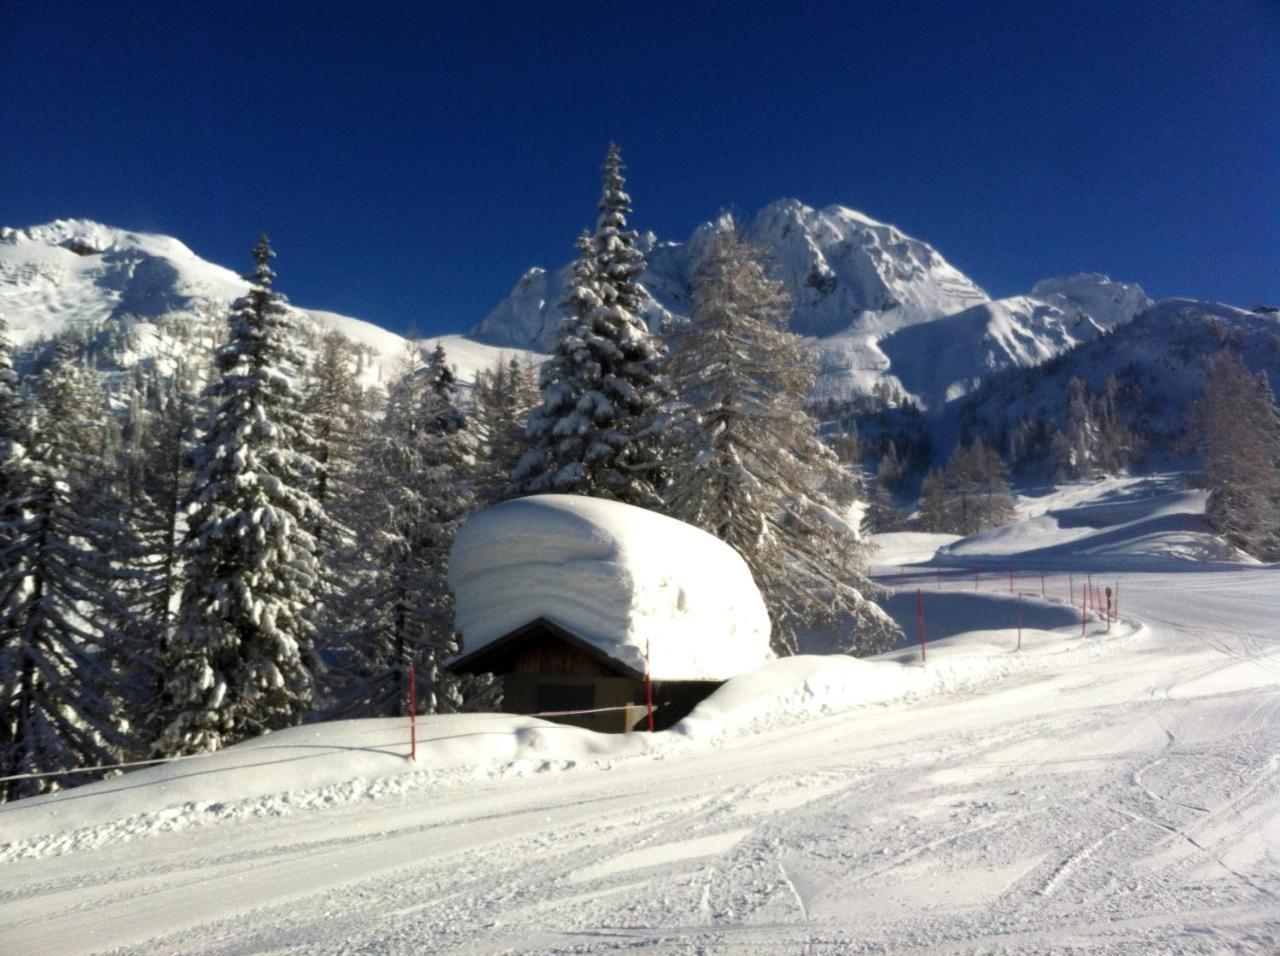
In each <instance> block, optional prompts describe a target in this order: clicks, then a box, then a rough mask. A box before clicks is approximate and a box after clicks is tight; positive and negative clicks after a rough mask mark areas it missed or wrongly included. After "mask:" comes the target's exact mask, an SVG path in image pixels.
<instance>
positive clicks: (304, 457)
mask: <svg viewBox="0 0 1280 956" xmlns="http://www.w3.org/2000/svg"><path fill="white" fill-rule="evenodd" d="M274 257H275V253H273V252H272V251H271V247H270V245H269V243H268V241H267V237H266V236H265V235H264V236H263V237H262V238H261V239H259V241H258V243H257V245H255V246H254V248H253V259H254V268H253V271H252V272H251V273H250V274H249V275H247V276H246V277H245V278H246V279H247V280H248V281H249V282H250V283H251V288H250V290H249V292H248V293H247V294H246V295H245V296H244V297H242V298H240V299H238V300H236V302H235V303H234V304H233V305H232V308H231V313H230V316H229V329H228V332H229V337H228V340H227V342H226V344H225V345H223V346H222V347H221V348H220V349H219V350H218V353H217V359H216V367H217V374H216V375H215V377H214V378H213V380H212V381H211V382H210V384H209V386H208V387H207V388H206V390H205V394H206V398H207V399H208V400H209V402H210V403H211V404H212V406H213V409H212V411H211V413H210V417H209V420H208V422H207V424H206V425H205V427H204V429H203V431H202V433H201V435H200V437H199V441H198V442H197V444H196V447H195V449H194V451H193V452H192V455H191V464H192V467H193V469H194V475H195V476H194V479H193V481H192V485H191V489H190V492H189V494H188V496H187V502H188V503H187V511H188V515H189V519H188V531H187V536H186V540H185V544H184V549H183V550H184V556H185V559H186V588H185V591H184V594H183V600H182V605H183V607H182V616H181V620H180V622H179V627H178V629H177V632H176V633H175V635H174V640H173V642H172V644H171V646H170V647H169V648H168V657H167V660H166V662H165V663H166V665H167V670H168V673H169V680H168V684H167V686H166V695H167V704H168V709H169V715H168V716H169V720H168V725H167V726H166V728H165V730H164V733H163V734H162V737H161V740H160V742H159V749H161V750H162V751H164V752H167V753H180V752H186V751H201V750H214V749H217V748H218V747H221V746H223V745H224V744H227V743H233V742H235V741H236V740H239V739H241V738H244V737H247V736H251V735H254V734H259V733H262V732H264V731H267V730H272V729H275V728H279V727H284V726H288V725H289V724H294V723H297V722H298V721H299V720H300V719H301V717H302V715H303V714H305V713H306V712H307V711H308V710H309V709H310V707H311V701H312V689H313V675H312V670H313V624H312V620H311V615H312V613H313V607H314V604H315V590H316V587H317V577H318V574H317V567H316V561H315V558H314V554H313V551H314V548H315V540H314V537H313V535H312V532H311V531H310V530H308V529H310V528H315V527H316V526H317V525H318V524H319V522H320V521H321V520H322V518H323V515H322V512H321V509H320V506H319V505H318V503H317V502H316V500H315V498H314V497H313V495H312V493H311V491H310V489H311V488H313V487H314V484H313V482H314V477H315V473H316V463H315V460H314V459H313V458H311V457H310V455H308V454H307V453H306V451H304V449H308V448H310V447H313V446H312V438H311V436H309V435H308V434H307V432H306V428H305V424H304V421H303V419H302V416H301V414H300V411H299V397H298V394H297V390H296V382H297V376H298V373H299V371H300V369H301V365H302V359H301V356H300V355H299V353H298V352H297V350H296V348H295V346H294V344H293V341H292V336H293V328H292V320H291V317H290V312H289V308H288V306H287V304H286V300H285V298H284V296H282V295H281V294H280V293H278V292H276V291H274V290H273V289H272V283H273V282H274V280H275V273H274V272H273V271H272V269H271V260H272V259H273V258H274Z"/></svg>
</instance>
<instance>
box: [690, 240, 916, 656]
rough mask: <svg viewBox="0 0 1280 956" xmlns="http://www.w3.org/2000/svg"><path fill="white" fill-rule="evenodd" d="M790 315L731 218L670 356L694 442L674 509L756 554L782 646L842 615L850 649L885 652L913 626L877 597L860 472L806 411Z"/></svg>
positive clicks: (806, 373)
mask: <svg viewBox="0 0 1280 956" xmlns="http://www.w3.org/2000/svg"><path fill="white" fill-rule="evenodd" d="M789 311H790V303H789V301H788V299H787V296H786V293H785V291H784V289H783V286H782V284H781V283H780V282H777V281H775V280H773V279H771V278H770V277H769V276H768V274H767V273H766V270H765V266H764V263H763V261H762V257H761V254H760V252H759V251H758V250H757V249H755V248H754V247H753V246H751V245H749V244H748V243H746V242H745V241H744V240H743V239H742V238H741V237H740V236H739V235H738V234H737V232H736V231H734V230H733V229H732V228H731V227H729V228H725V229H723V230H721V231H720V232H719V233H717V234H716V235H715V236H713V237H712V238H711V239H710V240H709V241H708V243H707V246H706V249H705V252H704V255H703V258H702V260H701V262H700V264H699V266H698V269H697V272H696V275H695V278H694V283H693V311H692V315H691V317H690V323H689V326H688V328H687V329H686V330H684V331H683V332H682V333H681V334H680V335H679V336H678V338H677V340H676V342H675V343H674V345H673V349H672V355H671V357H670V359H669V360H668V362H667V367H668V369H669V372H670V375H671V381H672V386H673V389H674V391H675V393H676V396H677V400H678V402H679V403H680V408H679V409H678V410H677V412H676V413H675V414H676V417H677V419H678V424H677V427H676V431H677V433H678V434H679V435H680V436H681V439H682V443H683V452H682V454H681V456H680V461H679V462H678V464H677V465H675V467H674V469H673V472H674V473H673V479H672V484H671V488H670V491H669V493H668V508H667V510H668V513H669V514H671V515H673V516H674V517H676V518H679V519H681V520H682V521H687V522H689V523H690V524H693V525H697V526H698V527H700V528H702V529H704V530H706V531H709V532H710V533H711V534H714V535H715V536H716V537H718V538H720V540H722V541H724V542H726V543H727V544H729V545H731V546H732V547H733V548H734V549H735V550H736V551H737V552H738V553H739V554H741V555H742V556H743V558H744V559H745V560H746V562H747V565H748V566H749V567H750V568H751V573H752V575H753V576H754V577H755V579H756V583H757V584H758V585H759V586H760V589H761V592H762V593H763V594H764V597H765V601H766V603H767V604H768V606H769V611H770V616H771V617H772V619H773V625H774V634H773V643H774V648H775V650H777V651H778V652H779V653H782V654H792V653H795V652H796V650H797V647H798V635H799V632H800V631H801V630H803V629H804V628H805V627H807V626H811V625H818V626H825V627H828V628H830V627H832V626H835V625H836V624H837V623H838V622H840V621H842V620H851V622H852V623H851V627H850V630H849V632H848V633H847V634H846V635H845V644H844V648H843V649H844V650H846V651H847V652H849V653H854V654H868V653H875V652H877V651H881V650H885V649H886V648H887V647H889V646H891V644H892V642H893V641H894V639H895V638H896V637H897V636H898V635H899V633H900V631H899V629H898V627H897V625H896V624H895V623H894V622H893V621H892V620H891V619H890V618H889V617H888V616H887V615H886V614H885V613H884V612H883V611H881V610H880V608H879V607H877V606H876V605H875V604H874V603H872V601H871V600H870V598H871V597H873V596H875V595H877V594H878V593H879V589H878V588H876V587H875V586H874V585H873V584H872V583H871V582H870V581H869V579H868V578H867V577H866V575H865V570H864V569H865V564H866V548H865V546H864V545H862V544H861V543H860V542H859V540H858V539H857V537H856V536H855V534H854V533H853V531H852V529H850V528H849V527H848V525H847V524H846V523H845V522H844V520H843V518H842V517H840V515H841V514H842V513H843V512H844V511H845V510H846V509H847V506H848V505H849V504H850V503H851V499H852V494H853V485H854V481H853V476H852V475H851V474H850V473H849V472H848V471H846V470H845V469H843V468H842V467H841V466H840V464H839V462H838V461H837V459H836V457H835V455H834V453H833V452H832V451H831V450H830V449H829V448H828V447H827V446H826V445H825V444H824V443H823V442H822V440H821V439H820V438H819V436H818V430H817V423H816V422H815V421H814V419H813V418H812V417H811V416H810V415H809V414H808V412H807V411H806V408H805V400H806V396H807V394H808V392H809V390H810V388H811V387H812V385H813V381H814V376H815V359H814V356H813V354H812V352H811V351H810V350H809V349H808V348H807V347H806V346H805V344H804V342H803V340H802V339H801V338H800V337H799V336H797V335H793V334H792V333H791V332H789V331H788V330H787V326H786V321H787V316H788V314H789Z"/></svg>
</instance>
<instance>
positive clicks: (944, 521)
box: [918, 439, 1014, 535]
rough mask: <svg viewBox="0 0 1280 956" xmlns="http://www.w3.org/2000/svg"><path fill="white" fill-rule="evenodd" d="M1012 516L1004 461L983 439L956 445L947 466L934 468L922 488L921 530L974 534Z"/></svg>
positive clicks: (1010, 491) (1012, 507)
mask: <svg viewBox="0 0 1280 956" xmlns="http://www.w3.org/2000/svg"><path fill="white" fill-rule="evenodd" d="M1013 518H1014V503H1013V492H1012V490H1011V489H1010V488H1009V483H1008V481H1007V480H1006V479H1005V475H1004V462H1003V461H1001V460H1000V456H999V455H998V454H997V453H996V452H995V450H994V449H992V448H989V447H987V446H986V445H985V444H983V442H982V441H981V439H979V440H977V441H975V442H974V443H973V444H972V445H961V446H960V447H958V448H956V450H955V452H953V453H952V455H951V460H950V461H948V462H947V467H946V469H945V470H943V471H941V472H938V471H932V470H931V471H930V472H929V474H928V475H927V476H926V477H925V481H924V485H923V486H922V487H921V489H920V514H919V520H918V525H919V528H920V530H921V531H934V532H939V533H943V534H960V535H971V534H977V533H978V532H979V531H983V530H985V529H986V528H994V527H996V526H998V525H1002V524H1008V523H1009V522H1010V521H1012V520H1013Z"/></svg>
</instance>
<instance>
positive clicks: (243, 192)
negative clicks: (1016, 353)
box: [0, 0, 1280, 332]
mask: <svg viewBox="0 0 1280 956" xmlns="http://www.w3.org/2000/svg"><path fill="white" fill-rule="evenodd" d="M610 139H616V140H618V142H619V143H621V144H622V147H623V151H624V157H625V159H626V161H627V163H628V165H629V167H630V173H629V176H630V181H629V185H630V187H631V193H632V196H633V198H634V201H635V206H636V210H635V215H634V216H633V220H632V222H633V225H635V226H637V227H638V228H641V229H652V230H654V231H655V232H656V233H657V234H658V235H659V236H660V237H662V238H672V239H684V238H686V237H687V236H688V234H689V232H690V230H691V229H692V228H693V227H694V226H695V225H696V224H697V223H698V222H699V221H701V220H703V219H706V218H709V217H711V216H713V215H714V214H715V213H716V212H717V210H719V209H721V208H724V207H731V208H734V209H736V210H738V211H739V212H741V213H747V214H750V213H754V212H755V211H756V210H757V209H758V208H759V207H760V206H762V205H763V204H764V203H766V202H768V201H770V200H772V199H776V198H779V197H781V196H796V197H798V198H800V199H803V200H804V201H806V202H808V203H811V204H815V205H825V204H828V203H836V202H838V203H842V204H845V205H849V206H853V207H855V208H857V209H861V210H863V211H864V212H866V213H868V214H870V215H872V216H875V217H877V218H880V219H884V220H887V221H889V222H893V223H895V224H897V225H898V226H900V227H901V228H903V229H904V230H905V231H907V232H908V233H910V234H912V235H915V236H917V237H919V238H921V239H924V240H925V241H927V242H930V243H932V244H933V245H934V246H935V247H937V248H938V250H939V251H940V252H941V253H942V254H943V255H944V256H946V257H947V258H948V259H950V260H951V262H953V263H954V264H955V265H956V266H958V267H959V268H960V269H961V270H963V271H964V272H966V273H968V274H969V275H970V276H971V277H972V278H974V279H975V280H976V281H977V282H978V283H979V284H981V285H982V286H984V287H985V288H986V289H987V291H988V292H990V293H991V294H993V295H1007V294H1012V293H1016V292H1022V291H1026V290H1028V289H1029V288H1030V286H1031V284H1032V282H1034V280H1036V279H1037V278H1041V277H1044V276H1049V275H1057V274H1061V273H1066V272H1073V271H1079V270H1093V271H1101V272H1106V273H1108V274H1110V275H1111V276H1112V277H1114V278H1117V279H1124V280H1133V281H1137V282H1140V283H1141V284H1142V285H1143V286H1144V287H1145V288H1146V289H1147V291H1148V292H1149V293H1150V294H1152V295H1155V296H1163V295H1191V296H1196V297H1204V298H1216V299H1221V300H1225V301H1228V302H1233V303H1236V304H1242V305H1252V304H1253V302H1254V300H1255V299H1257V298H1266V299H1269V300H1270V301H1273V302H1275V301H1277V300H1280V3H1277V2H1276V0H1254V2H1247V0H1235V2H1232V0H1213V2H1194V3H1191V2H1186V3H1179V2H1176V0H1162V2H1157V3H1147V2H1138V0H1117V2H1112V3H1091V2H1067V0H1063V2H1060V3H1047V2H1034V0H1025V2H1024V0H1019V2H1009V3H999V4H998V3H991V4H981V3H976V2H968V0H956V2H953V3H939V4H934V3H928V2H922V0H913V2H911V3H901V4H898V3H874V4H873V3H857V2H836V0H832V2H828V3H821V4H820V3H800V4H787V3H767V4H760V5H759V8H758V9H757V8H756V7H754V6H752V5H751V4H748V3H746V2H725V3H700V2H696V0H683V2H678V3H665V2H645V3H615V2H604V0H596V2H592V3H584V4H577V3H568V2H550V3H544V4H534V3H524V2H515V0H512V2H508V3H501V4H485V3H480V2H471V0H468V2H465V3H448V4H445V3H438V4H434V5H427V4H403V5H400V4H393V3H361V4H351V5H349V6H344V5H341V4H337V3H319V2H311V3H305V4H289V3H284V2H279V0H271V2H254V3H216V2H215V3H199V4H196V3H177V4H164V5H162V4H158V3H142V2H129V3H125V2H119V3H110V2H97V3H93V4H88V3H86V4H64V3H60V2H57V0H38V2H27V0H0V224H7V225H15V226H24V225H31V224H34V223H38V222H44V221H47V220H49V219H54V218H58V217H70V216H83V217H88V218H93V219H98V220H101V221H104V222H108V223H111V224H114V225H121V226H126V227H129V228H133V229H141V230H150V231H157V232H164V233H168V234H170V235H174V236H177V237H179V238H181V239H182V240H183V241H185V242H186V243H187V244H188V245H189V246H191V247H192V248H193V249H194V250H195V251H196V252H197V253H199V254H200V255H202V256H204V257H205V258H208V259H212V260H214V261H217V262H220V263H222V264H224V265H228V266H231V267H233V268H236V269H238V270H242V269H243V268H245V267H246V265H247V260H248V254H247V250H248V248H249V246H250V245H251V244H252V241H253V239H254V237H255V236H256V234H257V232H258V231H259V230H261V229H266V230H268V231H269V232H270V233H271V236H272V239H273V242H274V243H275V245H276V248H277V251H278V252H279V254H280V258H279V262H278V266H279V271H280V288H281V289H282V290H284V291H285V292H286V293H288V294H289V295H290V297H291V298H292V299H293V300H294V301H296V302H298V303H299V304H303V305H309V306H314V307H319V308H329V309H334V310H336V311H341V312H346V313H349V314H353V315H358V316H361V317H363V318H367V319H370V320H372V321H375V322H378V323H380V324H383V325H385V326H387V327H389V328H394V329H397V330H401V329H406V328H409V327H410V326H412V327H415V328H416V329H418V330H420V331H422V332H434V331H440V330H461V329H464V328H467V327H469V326H470V325H471V324H472V323H474V322H475V321H478V320H479V319H480V318H482V317H483V316H484V315H485V313H486V312H487V311H488V310H489V308H490V307H491V306H492V305H493V304H494V303H495V302H496V301H497V300H499V299H500V298H501V297H502V296H504V295H505V294H506V293H507V291H508V290H509V288H510V287H511V285H512V284H513V283H514V282H515V280H516V279H517V278H518V277H519V276H520V274H521V273H522V272H523V270H524V269H525V267H527V266H529V265H533V264H540V265H546V266H556V265H560V264H562V263H563V262H565V261H567V260H568V259H569V258H570V257H571V256H572V251H573V250H572V245H573V240H574V237H575V236H576V235H577V233H578V231H579V230H580V229H581V228H582V227H583V226H587V225H590V224H591V223H592V222H593V221H594V215H595V209H594V207H595V201H596V198H597V195H598V189H599V186H598V175H599V174H598V167H599V164H600V160H601V158H602V156H603V153H604V149H605V146H606V145H607V143H608V141H609V140H610Z"/></svg>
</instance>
